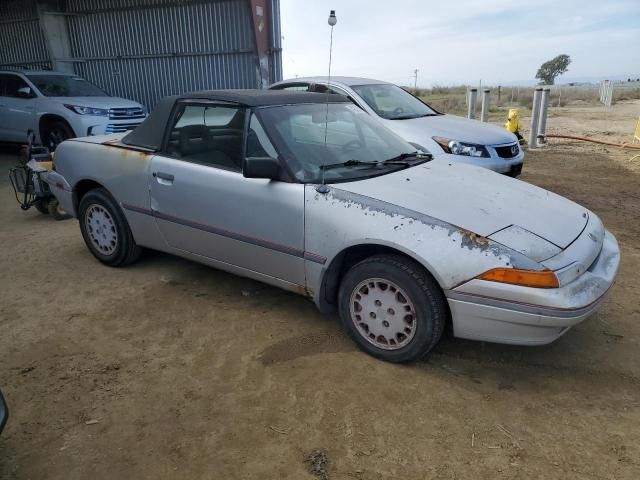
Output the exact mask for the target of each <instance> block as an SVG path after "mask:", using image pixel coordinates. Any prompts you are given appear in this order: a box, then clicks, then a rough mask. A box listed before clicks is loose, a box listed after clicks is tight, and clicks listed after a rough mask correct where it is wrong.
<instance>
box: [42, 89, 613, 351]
mask: <svg viewBox="0 0 640 480" xmlns="http://www.w3.org/2000/svg"><path fill="white" fill-rule="evenodd" d="M55 167H56V171H54V172H52V173H51V174H49V176H48V179H47V181H48V182H49V184H50V186H51V189H52V191H53V192H54V193H55V195H56V196H57V198H58V199H59V201H60V203H61V204H62V206H63V208H64V209H65V210H66V211H67V212H69V213H71V214H73V215H74V216H76V217H77V218H78V219H79V223H80V230H81V233H82V236H83V238H84V241H85V243H86V245H87V248H88V249H89V250H90V251H91V253H92V254H93V255H94V256H95V257H96V258H97V259H98V260H99V261H100V262H102V263H104V264H106V265H110V266H122V265H126V264H128V263H131V262H133V261H134V260H136V259H137V258H138V256H139V254H140V251H141V248H142V247H146V248H151V249H157V250H162V251H166V252H169V253H172V254H175V255H179V256H182V257H185V258H189V259H192V260H194V261H197V262H200V263H204V264H207V265H211V266H213V267H216V268H219V269H223V270H226V271H229V272H233V273H235V274H239V275H243V276H247V277H250V278H254V279H257V280H260V281H263V282H266V283H269V284H272V285H276V286H278V287H281V288H285V289H287V290H291V291H294V292H296V293H300V294H302V295H306V296H308V297H310V298H311V299H312V300H313V301H314V302H315V304H316V305H317V307H318V308H319V309H320V310H321V311H323V312H331V311H337V312H338V313H339V316H340V319H341V321H342V324H343V326H344V328H345V329H346V331H347V332H348V333H349V334H350V335H351V336H352V337H353V339H354V340H355V342H356V343H357V344H358V345H359V346H360V347H361V348H362V349H363V350H365V351H367V352H368V353H370V354H372V355H374V356H376V357H379V358H382V359H384V360H388V361H392V362H403V361H412V360H416V359H418V358H421V357H423V356H424V355H425V354H427V353H428V352H429V351H430V350H431V349H432V348H433V347H434V346H435V345H436V344H437V342H438V341H439V339H440V337H441V335H442V333H443V331H444V328H445V326H446V325H447V324H449V323H450V324H451V325H452V329H453V333H454V335H456V336H457V337H462V338H469V339H476V340H487V341H494V342H502V343H511V344H520V345H542V344H546V343H549V342H552V341H553V340H555V339H556V338H558V337H559V336H561V335H563V334H564V333H566V332H567V331H568V330H569V329H570V328H571V327H572V326H573V325H575V324H577V323H578V322H580V321H582V320H583V319H585V318H586V317H587V316H588V315H589V314H591V313H592V312H593V311H594V310H595V309H596V308H597V307H598V305H599V304H600V302H601V301H602V299H603V297H604V294H605V293H606V292H607V290H608V289H609V287H610V286H611V285H612V284H613V282H614V279H615V276H616V274H617V271H618V265H619V260H620V254H619V250H618V244H617V243H616V240H615V238H614V237H613V236H612V235H611V234H610V233H609V232H608V231H607V230H605V228H604V226H603V225H602V222H601V221H600V219H599V218H598V217H597V216H596V215H595V214H594V213H593V212H590V211H589V210H587V209H586V208H584V207H581V206H580V205H577V204H575V203H573V202H571V201H569V200H567V199H565V198H562V197H560V196H558V195H555V194H553V193H551V192H548V191H545V190H542V189H540V188H538V187H535V186H533V185H530V184H527V183H524V182H520V181H518V180H515V179H511V178H508V177H505V176H503V175H498V174H496V173H494V172H491V171H489V170H487V169H482V168H478V167H473V166H469V165H463V164H456V163H448V162H437V161H434V160H432V158H431V156H430V155H426V154H423V153H420V152H418V151H416V149H415V148H414V147H413V146H412V145H410V144H409V143H407V142H406V141H404V140H402V139H401V138H400V137H398V136H397V135H395V134H394V133H393V132H391V131H390V130H388V129H386V128H385V127H384V126H383V125H382V124H381V123H380V122H377V121H376V120H374V119H373V118H372V117H371V116H370V115H367V114H366V113H364V112H363V111H362V110H361V109H359V108H358V107H357V106H355V105H353V104H352V103H350V102H349V101H348V100H347V99H346V98H344V97H342V96H338V95H328V96H327V95H323V94H317V93H303V94H291V93H287V92H277V91H271V92H263V91H217V92H216V91H213V92H199V93H194V94H189V95H183V96H177V97H170V98H168V99H165V100H164V101H163V102H161V103H160V105H159V106H158V107H157V108H156V110H155V111H154V112H153V113H152V114H151V115H150V116H149V118H147V119H146V120H145V122H144V123H143V124H142V125H141V126H140V127H138V128H137V129H136V130H134V131H133V132H131V133H129V134H126V135H125V134H115V135H109V136H102V137H87V138H78V139H73V140H68V141H65V142H63V143H62V144H61V145H60V146H59V147H58V150H57V154H56V165H55Z"/></svg>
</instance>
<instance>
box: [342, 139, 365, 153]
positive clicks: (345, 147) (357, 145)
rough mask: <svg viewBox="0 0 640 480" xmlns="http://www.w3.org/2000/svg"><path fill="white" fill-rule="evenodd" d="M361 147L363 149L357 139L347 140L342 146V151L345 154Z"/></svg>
mask: <svg viewBox="0 0 640 480" xmlns="http://www.w3.org/2000/svg"><path fill="white" fill-rule="evenodd" d="M362 147H363V145H362V142H361V141H360V140H358V139H354V140H349V141H348V142H347V143H345V144H344V145H342V150H343V151H345V152H347V151H349V150H352V149H354V148H362Z"/></svg>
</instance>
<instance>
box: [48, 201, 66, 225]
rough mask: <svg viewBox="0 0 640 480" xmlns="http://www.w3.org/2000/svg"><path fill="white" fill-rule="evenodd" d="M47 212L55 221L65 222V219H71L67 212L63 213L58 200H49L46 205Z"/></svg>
mask: <svg viewBox="0 0 640 480" xmlns="http://www.w3.org/2000/svg"><path fill="white" fill-rule="evenodd" d="M47 210H48V212H49V215H51V216H52V217H53V218H55V219H56V220H66V219H67V218H71V215H69V214H68V213H67V212H65V211H64V209H63V208H62V206H61V205H60V202H58V199H56V198H52V199H51V200H49V204H48V205H47Z"/></svg>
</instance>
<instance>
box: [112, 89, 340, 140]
mask: <svg viewBox="0 0 640 480" xmlns="http://www.w3.org/2000/svg"><path fill="white" fill-rule="evenodd" d="M179 100H208V101H220V102H230V103H235V104H238V105H242V106H246V107H266V106H274V105H294V104H298V103H325V102H327V101H328V102H329V103H348V102H349V99H348V98H347V97H345V96H343V95H336V94H329V95H327V94H325V93H311V92H287V91H284V90H205V91H201V92H192V93H187V94H184V95H174V96H171V97H165V98H163V99H162V100H160V102H159V103H158V105H157V106H156V108H155V109H154V110H153V112H151V113H150V114H149V116H148V117H147V118H146V119H145V120H144V122H142V123H141V124H140V126H138V127H137V128H136V129H135V130H133V131H132V132H131V133H129V134H128V135H126V136H124V137H123V138H122V143H124V144H125V145H130V146H132V147H140V148H144V149H149V150H159V149H160V148H161V147H162V139H163V136H164V131H165V128H166V125H167V122H168V121H169V117H170V116H171V111H172V110H173V106H174V104H175V103H176V102H177V101H179Z"/></svg>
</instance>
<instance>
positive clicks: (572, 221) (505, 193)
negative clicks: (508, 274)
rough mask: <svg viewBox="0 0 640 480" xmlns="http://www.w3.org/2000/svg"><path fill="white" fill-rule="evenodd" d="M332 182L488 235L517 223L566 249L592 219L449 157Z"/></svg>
mask: <svg viewBox="0 0 640 480" xmlns="http://www.w3.org/2000/svg"><path fill="white" fill-rule="evenodd" d="M333 187H334V188H336V189H340V190H344V191H347V192H352V193H356V194H359V195H364V196H367V197H372V198H375V199H377V200H381V201H383V202H386V203H388V204H392V205H397V206H399V207H403V208H406V209H409V210H413V211H416V212H419V213H422V214H424V215H428V216H430V217H433V218H436V219H438V220H441V221H444V222H447V223H449V224H451V225H454V226H457V227H459V228H463V229H465V230H469V231H471V232H473V233H476V234H478V235H482V236H484V237H488V236H490V235H491V234H493V233H495V232H497V231H499V230H502V229H504V228H506V227H509V226H511V225H517V226H519V227H521V228H523V229H525V230H528V231H529V232H531V233H533V234H535V235H537V236H539V237H542V238H544V239H546V240H547V241H549V242H552V243H553V244H555V245H556V246H558V247H560V248H562V249H564V248H566V247H567V246H568V245H569V244H570V243H571V242H572V241H573V240H574V239H575V238H576V237H577V236H578V235H579V234H580V233H581V232H582V230H583V229H584V226H585V225H586V222H587V219H588V211H587V209H585V208H583V207H581V206H580V205H578V204H576V203H574V202H572V201H570V200H567V199H566V198H564V197H561V196H559V195H556V194H555V193H552V192H549V191H547V190H543V189H542V188H539V187H536V186H534V185H531V184H528V183H525V182H522V181H520V180H516V179H513V178H510V177H506V176H503V175H500V174H497V173H494V172H492V171H490V170H487V169H484V168H479V167H474V166H470V165H464V164H459V163H449V162H447V161H445V160H433V161H431V162H428V163H425V164H422V165H418V166H415V167H412V168H408V169H405V170H401V171H398V172H395V173H391V174H388V175H382V176H378V177H375V178H370V179H366V180H360V181H356V182H348V183H339V184H335V185H333ZM507 246H509V247H511V248H517V246H512V245H507Z"/></svg>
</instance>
